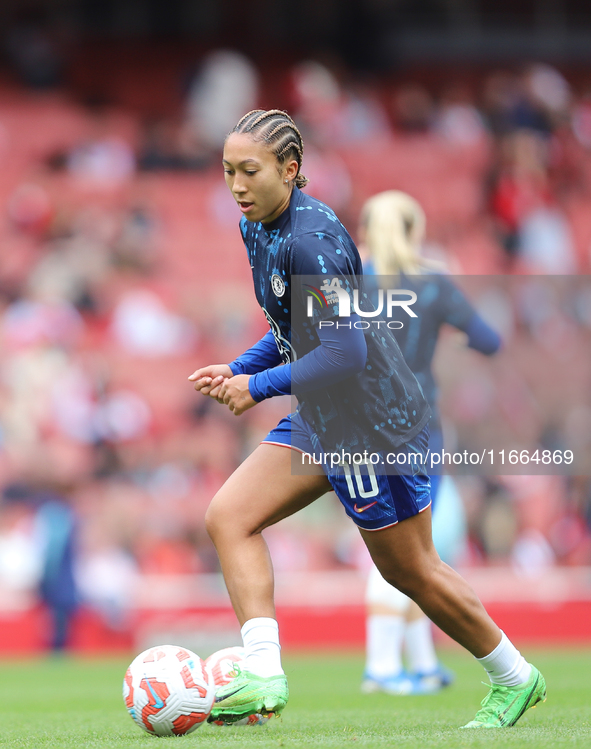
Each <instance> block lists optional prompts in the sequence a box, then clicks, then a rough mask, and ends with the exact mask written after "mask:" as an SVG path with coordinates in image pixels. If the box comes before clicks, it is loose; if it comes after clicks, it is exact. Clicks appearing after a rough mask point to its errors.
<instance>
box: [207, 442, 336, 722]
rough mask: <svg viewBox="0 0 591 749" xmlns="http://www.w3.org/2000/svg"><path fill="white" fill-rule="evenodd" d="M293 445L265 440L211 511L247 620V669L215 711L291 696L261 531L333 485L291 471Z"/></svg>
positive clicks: (281, 703) (239, 611)
mask: <svg viewBox="0 0 591 749" xmlns="http://www.w3.org/2000/svg"><path fill="white" fill-rule="evenodd" d="M291 459H292V450H291V449H289V448H286V447H279V446H276V445H268V444H262V445H259V447H258V448H257V449H256V450H255V451H254V452H253V453H252V454H251V455H250V456H249V457H248V458H247V459H246V460H245V461H244V463H242V465H241V466H240V467H239V468H238V469H237V470H236V471H235V472H234V473H233V474H232V476H230V478H229V479H228V481H226V483H225V484H224V486H223V487H222V488H221V489H220V491H219V492H218V493H217V494H216V496H215V497H214V498H213V500H212V502H211V504H210V506H209V509H208V511H207V515H206V525H207V530H208V532H209V534H210V536H211V538H212V540H213V542H214V544H215V547H216V550H217V552H218V556H219V558H220V564H221V566H222V571H223V573H224V579H225V581H226V585H227V587H228V592H229V594H230V599H231V601H232V605H233V607H234V611H235V612H236V615H237V617H238V620H239V622H240V624H241V626H242V630H241V632H242V639H243V642H244V648H245V651H246V655H245V659H244V671H243V673H240V674H239V675H238V676H237V677H236V678H235V679H233V680H232V682H231V683H230V684H228V685H227V686H226V687H221V688H220V689H219V690H218V692H217V694H216V703H215V705H214V708H213V710H212V713H211V719H213V720H220V719H221V720H223V721H226V722H233V721H235V720H238V719H240V718H241V717H242V716H244V715H250V714H252V713H263V714H272V713H275V714H279V713H281V711H282V710H283V708H284V707H285V704H286V702H287V700H288V697H289V692H288V689H287V681H286V678H285V675H284V674H283V669H282V668H281V660H280V657H279V652H280V648H279V634H278V628H277V622H276V621H275V604H274V581H273V566H272V564H271V558H270V556H269V550H268V548H267V544H266V543H265V540H264V538H263V536H262V535H261V532H262V531H263V530H264V529H265V528H268V527H269V526H270V525H273V524H274V523H276V522H278V521H279V520H281V519H283V518H285V517H288V516H289V515H292V514H293V513H294V512H297V511H298V510H300V509H302V508H303V507H306V506H307V505H309V504H310V503H311V502H313V501H314V500H315V499H317V498H318V497H320V496H321V495H322V494H325V493H326V492H327V491H328V490H329V489H330V484H329V482H328V479H327V478H326V476H325V474H324V473H323V472H320V471H317V470H311V471H310V475H306V476H297V475H292V466H291Z"/></svg>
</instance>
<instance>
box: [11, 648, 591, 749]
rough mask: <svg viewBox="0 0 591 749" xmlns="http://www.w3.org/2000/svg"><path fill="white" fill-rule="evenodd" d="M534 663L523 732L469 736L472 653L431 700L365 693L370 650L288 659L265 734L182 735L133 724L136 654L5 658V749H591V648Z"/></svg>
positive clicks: (460, 657) (538, 653) (476, 695)
mask: <svg viewBox="0 0 591 749" xmlns="http://www.w3.org/2000/svg"><path fill="white" fill-rule="evenodd" d="M205 655H208V654H205ZM524 655H525V656H526V657H527V658H528V659H529V660H532V661H534V662H535V663H536V665H537V666H538V667H539V668H540V670H541V671H542V672H543V673H544V675H545V677H546V680H547V683H548V701H547V702H546V703H545V704H543V705H539V706H538V707H536V708H535V709H533V710H529V711H528V712H527V713H526V714H525V716H524V717H523V718H522V719H521V721H520V722H519V724H518V725H517V726H515V727H514V728H508V729H504V730H493V731H491V730H474V729H473V730H470V731H461V730H459V729H458V726H460V725H462V724H463V723H466V722H467V721H468V720H470V719H471V718H472V717H473V715H474V713H475V711H476V709H477V707H478V704H479V702H480V700H481V699H482V697H483V696H484V695H485V693H486V688H485V687H484V686H483V685H482V684H481V681H482V680H483V677H484V672H483V671H482V669H481V668H480V667H479V666H478V664H477V663H476V662H475V661H473V660H472V659H471V658H470V656H468V655H466V654H464V653H462V652H460V651H456V650H453V651H444V652H443V654H442V660H443V661H444V662H445V664H446V665H448V666H449V667H451V668H452V669H453V670H454V671H455V673H456V677H457V678H456V682H455V684H454V685H453V686H452V687H450V688H449V689H447V690H444V691H443V692H441V693H440V694H438V695H434V696H423V697H391V696H387V695H381V694H380V695H362V694H360V691H359V684H360V679H361V672H362V669H363V658H362V656H361V654H360V653H355V654H351V653H339V654H307V655H297V654H291V655H290V654H286V655H285V658H284V665H285V669H286V672H287V674H288V677H289V684H290V691H291V698H290V702H289V705H288V707H287V709H286V711H285V713H284V715H283V718H281V719H276V720H272V721H270V722H269V723H268V724H267V725H266V726H262V727H254V728H236V727H235V728H218V727H215V726H209V725H205V726H202V727H201V728H199V729H198V730H197V731H196V732H195V733H192V734H190V735H189V736H183V737H173V738H156V737H153V736H150V735H148V734H146V733H144V732H143V731H141V730H140V729H139V728H137V726H136V725H135V724H134V723H133V722H132V720H131V719H130V717H129V716H128V714H127V711H126V710H125V707H124V705H123V699H122V696H121V687H122V680H123V674H124V672H125V669H126V667H127V665H128V663H129V662H130V661H131V659H132V656H131V655H130V657H129V658H126V659H112V658H105V659H76V658H63V659H43V660H22V661H4V662H3V663H0V716H1V722H0V746H6V747H14V748H15V749H20V748H21V747H22V748H24V747H31V749H43V748H44V747H60V748H62V747H63V748H64V749H66V748H67V749H82V748H86V747H89V748H90V747H92V748H94V747H96V748H97V749H128V748H130V749H132V748H133V749H138V748H139V747H150V746H154V747H156V746H158V747H163V746H166V745H169V744H170V743H171V742H172V743H174V745H175V746H187V747H189V746H191V747H193V746H195V747H213V748H214V749H225V748H226V747H233V748H234V749H238V748H239V747H243V746H244V747H265V748H266V747H269V748H273V749H275V748H280V747H285V748H286V749H289V747H404V748H405V749H407V748H408V749H413V748H414V747H417V749H429V748H431V747H450V748H453V749H456V748H463V747H503V748H504V747H509V748H511V747H532V749H533V748H534V747H535V748H536V749H540V748H545V747H548V748H549V749H550V747H552V748H554V747H567V746H568V747H591V689H590V685H589V672H590V670H591V649H588V648H587V649H583V648H580V649H576V650H575V649H552V650H551V649H545V650H541V649H536V650H528V649H525V650H524ZM178 742H180V743H178Z"/></svg>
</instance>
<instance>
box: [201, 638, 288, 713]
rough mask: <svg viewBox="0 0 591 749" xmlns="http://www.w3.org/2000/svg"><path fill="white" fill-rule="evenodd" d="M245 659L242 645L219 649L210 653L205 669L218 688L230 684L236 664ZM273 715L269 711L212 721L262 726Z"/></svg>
mask: <svg viewBox="0 0 591 749" xmlns="http://www.w3.org/2000/svg"><path fill="white" fill-rule="evenodd" d="M243 660H244V648H240V647H234V648H224V649H223V650H218V651H217V653H213V655H210V656H209V658H207V659H206V661H205V670H206V671H207V673H208V675H209V678H210V681H211V682H212V683H213V684H215V687H216V689H217V687H221V686H225V685H226V684H229V683H230V682H231V681H232V679H234V678H235V676H236V675H237V670H236V665H240V664H241V663H242V661H243ZM272 716H273V713H269V714H268V715H261V714H260V713H253V714H252V715H247V716H246V717H244V718H241V719H240V720H239V721H236V722H234V723H226V722H225V721H223V720H221V719H220V720H214V721H212V722H213V723H214V725H216V726H227V725H230V726H261V725H263V724H264V723H266V722H267V721H268V720H269V718H271V717H272Z"/></svg>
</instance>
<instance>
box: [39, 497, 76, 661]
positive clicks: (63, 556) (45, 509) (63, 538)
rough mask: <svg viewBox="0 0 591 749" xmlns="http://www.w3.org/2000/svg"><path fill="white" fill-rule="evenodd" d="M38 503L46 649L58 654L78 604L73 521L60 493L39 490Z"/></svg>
mask: <svg viewBox="0 0 591 749" xmlns="http://www.w3.org/2000/svg"><path fill="white" fill-rule="evenodd" d="M38 501H39V502H40V506H39V510H38V511H37V516H36V519H35V525H36V537H37V538H36V540H37V544H38V548H39V549H40V550H41V557H42V560H43V561H42V570H41V577H40V580H39V592H40V597H41V600H42V601H43V602H44V603H45V604H46V606H47V608H48V609H49V613H50V616H51V629H50V632H49V633H48V634H49V646H50V648H51V649H52V650H54V651H58V652H59V651H61V650H64V648H65V647H66V646H67V644H68V638H69V635H70V630H71V625H72V620H73V617H74V614H75V612H76V610H77V608H78V604H79V597H78V588H77V585H76V582H75V579H74V567H75V558H76V552H77V548H76V519H75V516H74V512H73V509H72V506H71V503H70V501H69V498H67V497H66V495H65V494H64V493H55V492H52V491H41V493H40V494H39V497H38Z"/></svg>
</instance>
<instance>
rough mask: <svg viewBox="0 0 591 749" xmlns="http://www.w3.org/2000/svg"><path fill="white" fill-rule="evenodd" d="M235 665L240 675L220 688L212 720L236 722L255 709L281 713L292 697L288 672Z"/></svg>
mask: <svg viewBox="0 0 591 749" xmlns="http://www.w3.org/2000/svg"><path fill="white" fill-rule="evenodd" d="M235 668H236V671H237V676H236V678H234V679H232V681H231V682H229V683H228V684H225V685H224V686H222V687H219V688H218V690H217V691H216V695H215V702H214V705H213V708H212V711H211V715H210V716H209V721H210V722H213V721H215V720H223V721H224V722H225V723H234V722H236V721H238V720H241V719H242V718H244V717H245V716H247V715H253V714H255V713H259V714H260V715H269V714H270V713H272V714H274V715H276V716H279V715H281V713H282V711H283V708H284V707H285V705H286V704H287V700H288V699H289V689H288V688H287V678H286V677H285V675H284V674H281V675H280V676H268V677H264V676H257V675H256V674H252V673H250V671H242V670H240V668H239V667H238V666H236V667H235Z"/></svg>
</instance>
